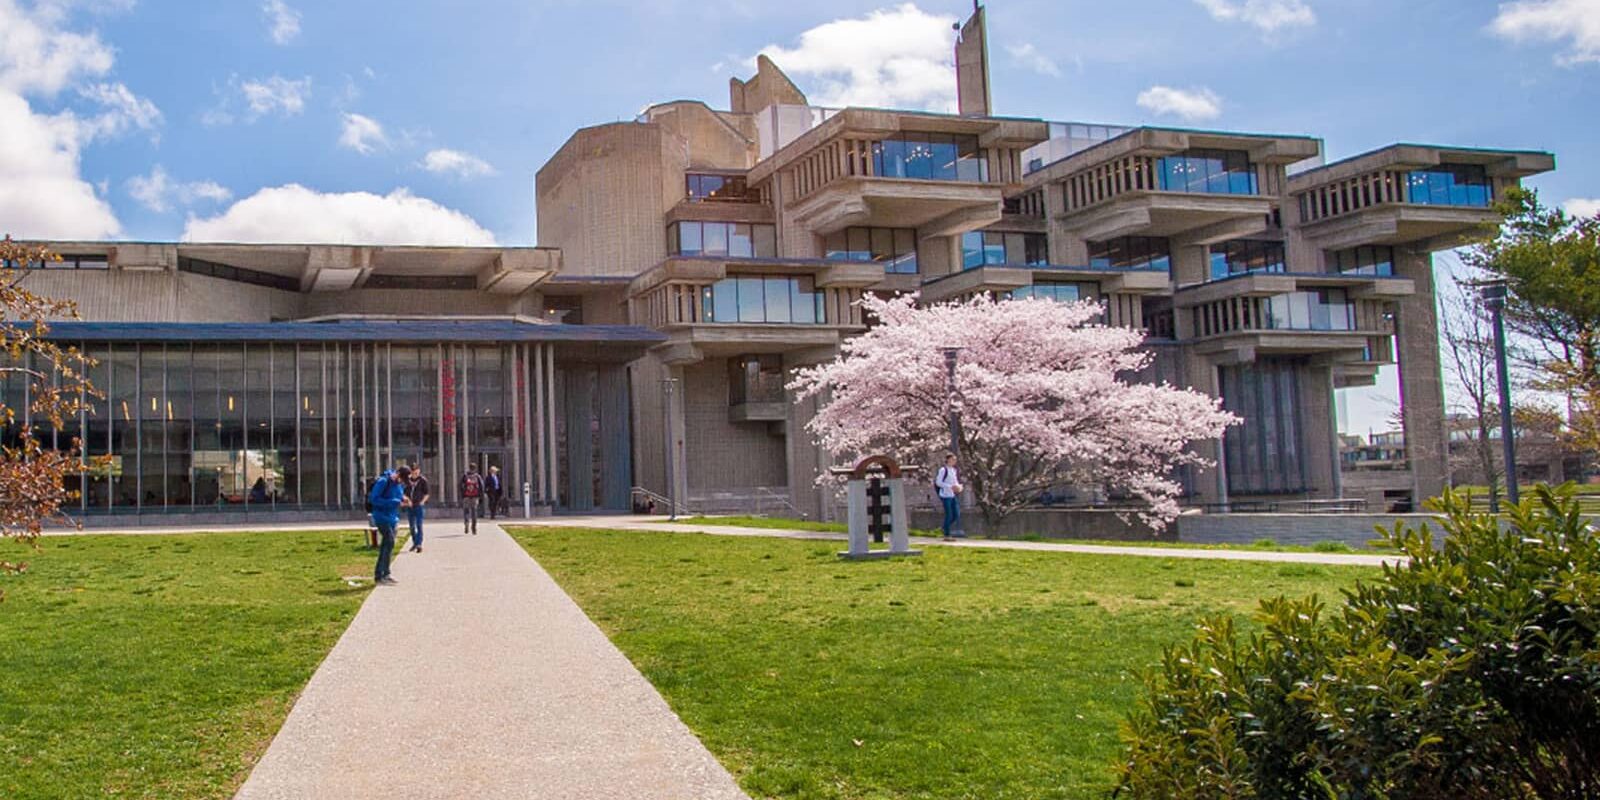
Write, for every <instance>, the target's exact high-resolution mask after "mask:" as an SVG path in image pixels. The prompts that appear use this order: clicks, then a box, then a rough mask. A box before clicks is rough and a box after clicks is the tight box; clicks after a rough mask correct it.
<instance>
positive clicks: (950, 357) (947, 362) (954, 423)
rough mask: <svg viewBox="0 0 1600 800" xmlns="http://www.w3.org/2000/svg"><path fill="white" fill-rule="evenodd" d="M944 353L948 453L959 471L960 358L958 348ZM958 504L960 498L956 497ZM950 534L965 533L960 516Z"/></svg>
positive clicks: (951, 527)
mask: <svg viewBox="0 0 1600 800" xmlns="http://www.w3.org/2000/svg"><path fill="white" fill-rule="evenodd" d="M939 350H940V351H941V352H943V353H944V404H945V411H946V414H947V415H948V417H949V419H950V453H951V454H952V455H954V456H955V457H956V468H957V470H959V469H961V396H960V392H959V391H957V387H956V363H957V361H959V360H960V358H961V350H962V348H960V347H941V348H939ZM956 502H957V503H958V504H959V503H960V502H961V498H960V496H959V495H957V497H956ZM950 533H951V534H952V535H954V536H961V535H963V534H964V533H965V531H963V530H962V526H961V517H960V515H957V516H956V520H955V523H954V524H953V525H951V526H950Z"/></svg>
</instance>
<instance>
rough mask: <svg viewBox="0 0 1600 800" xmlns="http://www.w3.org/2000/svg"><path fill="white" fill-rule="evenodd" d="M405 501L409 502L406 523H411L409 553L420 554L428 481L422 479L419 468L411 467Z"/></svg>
mask: <svg viewBox="0 0 1600 800" xmlns="http://www.w3.org/2000/svg"><path fill="white" fill-rule="evenodd" d="M406 499H407V500H410V501H411V513H410V514H409V515H408V516H407V521H409V522H410V523H411V552H413V553H420V552H422V516H423V509H424V508H425V507H426V506H427V504H428V479H427V478H426V477H423V475H422V468H421V467H419V466H416V465H412V467H411V480H410V481H408V482H407V483H406Z"/></svg>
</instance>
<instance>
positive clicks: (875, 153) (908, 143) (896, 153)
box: [872, 133, 989, 182]
mask: <svg viewBox="0 0 1600 800" xmlns="http://www.w3.org/2000/svg"><path fill="white" fill-rule="evenodd" d="M872 162H873V164H872V166H873V172H874V174H876V175H878V176H879V177H884V178H912V179H917V180H940V181H968V182H982V181H986V180H988V177H989V176H988V169H987V166H988V163H987V155H986V153H985V152H984V151H983V150H982V149H980V148H979V147H978V137H976V136H967V135H961V134H946V133H906V134H903V135H901V136H899V137H896V138H893V139H884V140H882V141H878V142H874V143H873V145H872Z"/></svg>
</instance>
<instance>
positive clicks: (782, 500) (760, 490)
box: [756, 486, 808, 519]
mask: <svg viewBox="0 0 1600 800" xmlns="http://www.w3.org/2000/svg"><path fill="white" fill-rule="evenodd" d="M763 495H766V496H770V497H771V498H772V499H774V500H777V501H778V504H779V505H780V506H783V507H785V508H788V509H789V511H790V512H791V513H793V514H794V515H795V516H796V517H798V518H800V519H806V518H807V517H808V515H807V514H804V513H801V511H800V509H798V508H795V505H794V503H792V502H790V501H789V496H788V495H787V494H778V493H777V492H774V491H772V490H771V489H769V488H767V487H765V486H757V487H756V516H758V517H759V516H762V515H763V513H764V512H763V510H762V507H761V498H762V496H763Z"/></svg>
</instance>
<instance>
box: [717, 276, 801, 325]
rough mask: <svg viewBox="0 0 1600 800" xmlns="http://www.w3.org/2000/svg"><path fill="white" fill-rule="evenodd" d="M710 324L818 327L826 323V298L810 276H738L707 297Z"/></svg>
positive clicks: (720, 283) (722, 281) (722, 284)
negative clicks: (823, 312)
mask: <svg viewBox="0 0 1600 800" xmlns="http://www.w3.org/2000/svg"><path fill="white" fill-rule="evenodd" d="M703 296H705V297H707V298H708V302H706V303H705V305H704V309H705V310H704V312H703V319H704V321H706V322H745V323H774V324H802V325H814V324H818V323H821V322H823V321H824V319H823V315H822V295H821V293H820V292H818V291H817V290H816V284H815V283H814V282H813V280H812V278H811V277H810V276H795V275H770V276H760V275H736V276H732V277H729V278H724V279H723V280H720V281H717V282H716V283H714V284H712V285H711V287H709V288H708V289H707V290H706V292H705V294H704V295H703Z"/></svg>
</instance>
